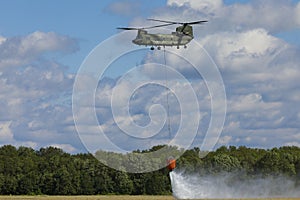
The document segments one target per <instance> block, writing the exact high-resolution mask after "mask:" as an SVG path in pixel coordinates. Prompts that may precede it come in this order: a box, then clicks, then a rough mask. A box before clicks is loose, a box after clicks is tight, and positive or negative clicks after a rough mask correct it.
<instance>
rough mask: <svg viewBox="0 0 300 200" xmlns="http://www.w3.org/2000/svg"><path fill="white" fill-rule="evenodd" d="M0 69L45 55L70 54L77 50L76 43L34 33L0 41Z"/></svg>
mask: <svg viewBox="0 0 300 200" xmlns="http://www.w3.org/2000/svg"><path fill="white" fill-rule="evenodd" d="M0 41H1V42H0V52H1V53H0V59H1V61H0V68H1V69H2V70H3V68H4V67H13V66H17V67H19V66H23V65H26V64H29V63H30V62H32V61H34V60H35V59H37V58H39V57H40V56H42V55H44V54H45V53H50V52H61V53H70V52H74V51H76V50H78V46H77V42H76V40H74V39H71V38H69V37H67V36H63V35H58V34H56V33H54V32H48V33H45V32H40V31H36V32H33V33H31V34H29V35H27V36H23V37H12V38H2V39H0Z"/></svg>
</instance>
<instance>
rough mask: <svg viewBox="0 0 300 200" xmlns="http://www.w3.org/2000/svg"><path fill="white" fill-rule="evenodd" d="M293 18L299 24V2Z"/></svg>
mask: <svg viewBox="0 0 300 200" xmlns="http://www.w3.org/2000/svg"><path fill="white" fill-rule="evenodd" d="M295 18H296V22H297V24H298V25H299V26H300V2H299V3H298V4H297V6H296V9H295Z"/></svg>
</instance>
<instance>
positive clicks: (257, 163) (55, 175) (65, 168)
mask: <svg viewBox="0 0 300 200" xmlns="http://www.w3.org/2000/svg"><path fill="white" fill-rule="evenodd" d="M162 147H164V146H155V147H152V148H151V149H149V150H144V151H139V150H137V151H135V153H137V152H138V153H141V154H143V153H146V152H151V151H155V150H157V149H159V148H162ZM173 149H175V150H178V151H182V150H181V149H178V148H176V147H173ZM98 153H99V152H98ZM101 153H102V154H101ZM203 153H204V152H201V151H200V149H199V148H193V149H189V150H187V151H185V152H184V153H183V155H182V156H181V157H180V158H179V159H178V160H177V168H176V170H178V171H182V172H183V173H193V174H198V175H200V176H201V175H207V174H209V175H212V176H213V175H218V174H220V173H227V172H230V173H238V174H239V176H238V178H239V179H241V178H244V179H249V178H253V177H256V176H260V177H266V176H287V177H289V178H290V179H292V180H294V181H295V184H296V185H298V186H299V185H300V148H298V147H280V148H273V149H268V150H266V149H257V148H247V147H244V146H241V147H234V146H230V147H225V146H223V147H220V148H219V149H217V150H215V151H213V152H208V153H207V155H206V156H204V157H201V156H199V155H202V154H203ZM106 154H107V155H115V153H112V152H106ZM99 155H103V152H100V154H99ZM241 174H242V176H241ZM0 194H2V195H9V194H12V195H26V194H28V195H34V194H46V195H95V194H132V195H144V194H145V195H146V194H147V195H162V194H171V183H170V179H169V172H168V170H167V169H166V168H162V169H160V170H157V171H154V172H149V173H138V174H135V173H126V172H123V171H118V170H114V169H111V168H109V167H107V166H106V165H104V164H103V163H101V162H99V161H98V160H97V159H96V158H95V157H94V156H93V155H91V154H89V153H80V154H75V155H73V154H69V153H66V152H64V151H63V150H62V149H59V148H55V147H47V148H41V149H40V150H34V149H32V148H28V147H18V148H16V147H14V146H12V145H5V146H2V147H0Z"/></svg>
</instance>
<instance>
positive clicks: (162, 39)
mask: <svg viewBox="0 0 300 200" xmlns="http://www.w3.org/2000/svg"><path fill="white" fill-rule="evenodd" d="M147 20H149V21H156V22H163V23H165V24H160V25H156V26H150V27H142V28H133V27H118V28H117V29H121V30H137V31H138V33H137V36H136V38H135V39H134V40H132V42H133V43H134V44H136V45H145V46H151V48H150V49H151V50H154V46H156V47H157V49H158V50H160V49H161V46H163V47H165V46H171V47H172V46H177V49H179V46H184V48H187V46H186V45H187V44H188V43H189V42H190V41H191V40H192V39H193V38H194V35H193V27H192V26H191V25H195V24H202V23H205V22H207V21H206V20H202V21H194V22H173V21H165V20H158V19H147ZM174 24H180V25H181V26H178V27H177V28H176V31H175V32H172V33H171V34H150V33H148V32H147V31H146V29H152V28H158V27H163V26H170V25H174Z"/></svg>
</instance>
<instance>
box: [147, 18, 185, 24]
mask: <svg viewBox="0 0 300 200" xmlns="http://www.w3.org/2000/svg"><path fill="white" fill-rule="evenodd" d="M147 20H149V21H155V22H164V23H171V24H182V23H180V22H171V21H165V20H158V19H147Z"/></svg>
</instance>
